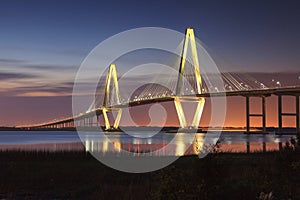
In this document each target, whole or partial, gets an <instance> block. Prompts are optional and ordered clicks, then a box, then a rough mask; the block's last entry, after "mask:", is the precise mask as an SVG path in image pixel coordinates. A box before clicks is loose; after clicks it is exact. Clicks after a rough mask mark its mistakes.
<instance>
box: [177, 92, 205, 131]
mask: <svg viewBox="0 0 300 200" xmlns="http://www.w3.org/2000/svg"><path fill="white" fill-rule="evenodd" d="M183 101H189V102H197V108H196V112H195V114H194V117H193V121H192V124H191V126H189V125H188V123H187V121H186V118H185V114H184V111H183V108H182V104H181V102H183ZM174 104H175V108H176V112H177V116H178V120H179V124H180V127H181V128H189V127H191V128H193V129H198V126H199V122H200V118H201V115H202V112H203V108H204V104H205V98H183V99H182V98H180V97H175V98H174Z"/></svg>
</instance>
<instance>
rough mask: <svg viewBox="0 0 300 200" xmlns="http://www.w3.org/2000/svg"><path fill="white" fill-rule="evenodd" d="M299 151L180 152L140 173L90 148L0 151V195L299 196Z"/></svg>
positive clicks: (201, 197)
mask: <svg viewBox="0 0 300 200" xmlns="http://www.w3.org/2000/svg"><path fill="white" fill-rule="evenodd" d="M299 188H300V153H299V148H298V147H296V146H292V145H291V146H289V147H286V148H284V149H283V151H281V152H275V151H274V152H268V153H261V152H255V153H251V154H246V153H224V152H219V151H217V150H216V151H215V153H212V154H209V155H208V156H206V157H205V158H203V159H199V158H198V157H197V156H185V157H181V158H180V159H178V160H177V161H176V162H175V163H173V164H172V165H170V166H168V167H166V168H164V169H161V170H158V171H155V172H151V173H145V174H128V173H124V172H119V171H116V170H114V169H111V168H108V167H106V166H104V165H103V164H101V163H100V162H98V161H97V160H95V159H94V158H93V157H92V156H91V155H90V154H89V153H87V152H82V151H74V152H63V151H62V152H44V151H40V152H35V151H32V152H31V151H29V152H28V151H4V152H0V199H2V198H4V199H261V198H265V197H267V195H269V194H270V193H271V194H272V199H288V198H291V199H300V190H299Z"/></svg>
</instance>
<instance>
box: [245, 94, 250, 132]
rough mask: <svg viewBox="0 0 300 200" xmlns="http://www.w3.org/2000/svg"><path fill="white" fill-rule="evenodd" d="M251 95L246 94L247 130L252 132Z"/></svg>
mask: <svg viewBox="0 0 300 200" xmlns="http://www.w3.org/2000/svg"><path fill="white" fill-rule="evenodd" d="M249 101H250V97H249V96H246V132H247V133H250V103H249Z"/></svg>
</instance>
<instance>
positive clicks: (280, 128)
mask: <svg viewBox="0 0 300 200" xmlns="http://www.w3.org/2000/svg"><path fill="white" fill-rule="evenodd" d="M278 133H279V134H280V133H282V96H281V95H278Z"/></svg>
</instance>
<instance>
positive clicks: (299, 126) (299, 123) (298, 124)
mask: <svg viewBox="0 0 300 200" xmlns="http://www.w3.org/2000/svg"><path fill="white" fill-rule="evenodd" d="M282 96H283V95H282V94H278V132H277V134H283V127H282V120H283V117H284V116H293V117H295V118H296V134H297V135H300V114H299V113H300V109H299V95H292V96H295V98H296V101H295V104H296V105H295V112H294V113H285V112H283V111H282Z"/></svg>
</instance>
